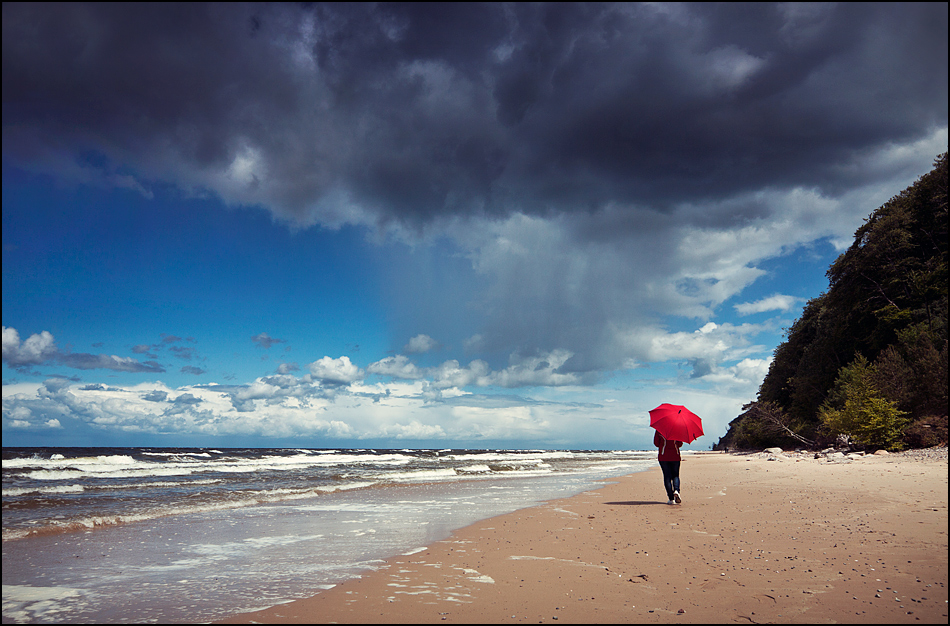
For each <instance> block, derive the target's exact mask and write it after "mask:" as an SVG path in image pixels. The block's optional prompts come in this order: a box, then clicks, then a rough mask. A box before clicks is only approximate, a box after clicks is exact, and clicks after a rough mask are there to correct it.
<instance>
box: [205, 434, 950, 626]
mask: <svg viewBox="0 0 950 626" xmlns="http://www.w3.org/2000/svg"><path fill="white" fill-rule="evenodd" d="M769 456H771V457H772V458H773V459H774V460H770V459H769ZM779 458H781V460H782V461H784V462H775V461H778V460H779ZM681 476H682V480H683V489H682V493H683V500H684V502H683V504H682V505H678V506H670V505H667V504H666V496H665V493H664V492H663V490H662V485H661V478H660V473H659V468H658V467H654V468H652V469H650V470H647V471H645V472H637V473H634V474H630V475H627V476H623V477H619V478H616V479H611V480H609V481H605V482H606V483H607V484H605V485H604V486H603V487H600V488H598V489H596V490H593V491H587V492H583V493H581V494H577V495H574V496H571V497H568V498H563V499H557V500H551V501H548V502H545V503H542V504H540V505H537V506H534V507H530V508H526V509H520V510H518V511H515V512H513V513H508V514H505V515H500V516H497V517H492V518H488V519H485V520H482V521H480V522H477V523H475V524H472V525H470V526H467V527H465V528H462V529H460V530H458V531H455V532H454V533H453V534H452V535H451V536H450V537H449V538H448V539H446V540H443V541H438V542H435V543H433V544H432V545H430V546H428V547H426V548H424V549H421V550H419V551H416V552H413V553H411V554H408V555H402V556H397V557H394V558H391V559H388V560H387V561H386V563H385V564H384V565H383V566H382V567H380V568H378V569H376V570H374V571H371V572H368V573H366V574H365V575H364V576H362V577H361V578H358V579H353V580H349V581H347V582H345V583H342V584H340V585H338V586H336V587H334V588H332V589H329V590H326V591H323V592H320V593H318V594H317V595H315V596H312V597H310V598H307V599H303V600H297V601H294V602H289V603H286V604H281V605H278V606H276V607H271V608H268V609H264V610H261V611H255V612H252V613H244V614H239V615H234V616H232V617H230V618H228V619H226V620H222V621H220V622H217V623H251V622H256V623H315V622H323V623H328V622H338V623H356V622H359V623H380V622H388V623H393V622H397V623H398V622H404V623H409V622H412V623H419V622H462V623H476V622H477V623H499V622H522V621H531V622H539V621H541V622H552V621H555V620H560V621H567V622H614V623H616V622H658V623H667V622H675V623H698V622H724V621H742V622H750V621H751V622H762V621H772V622H810V623H819V622H840V621H849V622H854V621H862V622H880V623H895V622H900V623H903V622H914V621H922V622H939V623H945V622H946V619H947V613H948V611H947V606H948V605H947V547H948V546H947V461H946V456H945V455H944V457H943V460H942V461H941V460H934V459H929V458H921V459H918V458H907V457H901V456H900V455H885V456H867V457H864V458H861V459H857V460H853V461H851V462H827V461H825V460H824V459H822V460H815V459H813V458H810V457H808V456H806V455H796V454H794V453H787V454H785V453H783V454H779V455H775V454H773V455H763V454H761V453H760V454H748V453H698V454H692V455H689V456H688V457H686V456H684V462H683V465H682V471H681Z"/></svg>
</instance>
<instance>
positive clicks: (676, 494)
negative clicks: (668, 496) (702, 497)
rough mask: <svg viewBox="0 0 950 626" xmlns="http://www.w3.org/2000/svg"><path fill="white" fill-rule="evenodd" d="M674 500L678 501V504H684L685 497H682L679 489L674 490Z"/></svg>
mask: <svg viewBox="0 0 950 626" xmlns="http://www.w3.org/2000/svg"><path fill="white" fill-rule="evenodd" d="M673 500H675V501H676V504H683V499H682V498H681V497H680V492H679V491H674V492H673Z"/></svg>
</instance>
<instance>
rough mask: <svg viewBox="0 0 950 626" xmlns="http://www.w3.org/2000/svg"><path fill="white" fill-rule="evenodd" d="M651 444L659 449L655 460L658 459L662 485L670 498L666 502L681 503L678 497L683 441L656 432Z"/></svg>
mask: <svg viewBox="0 0 950 626" xmlns="http://www.w3.org/2000/svg"><path fill="white" fill-rule="evenodd" d="M653 445H655V446H656V447H657V448H659V450H660V453H659V454H658V455H657V460H659V461H660V469H661V470H663V486H664V487H665V488H666V495H667V497H669V499H670V501H669V502H667V504H681V503H682V502H683V500H682V498H680V460H681V459H680V446H682V445H683V442H682V441H673V440H672V439H667V438H666V437H664V436H663V435H661V434H660V433H656V434H655V435H653Z"/></svg>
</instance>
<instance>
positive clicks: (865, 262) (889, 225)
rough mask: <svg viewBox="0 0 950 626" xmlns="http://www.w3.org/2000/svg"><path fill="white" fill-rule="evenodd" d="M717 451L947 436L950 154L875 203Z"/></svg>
mask: <svg viewBox="0 0 950 626" xmlns="http://www.w3.org/2000/svg"><path fill="white" fill-rule="evenodd" d="M827 276H828V280H829V285H828V290H827V291H826V292H825V293H823V294H821V295H819V296H818V297H816V298H814V299H812V300H810V301H809V302H808V304H807V305H806V306H805V308H804V311H803V312H802V315H801V317H800V318H799V319H798V320H796V321H795V323H794V324H792V326H791V328H789V329H788V330H787V333H786V338H785V341H784V342H783V343H781V344H780V345H779V346H778V347H777V348H776V350H775V354H774V360H773V361H772V364H771V366H770V368H769V372H768V374H767V375H766V377H765V379H764V380H763V382H762V385H761V386H760V387H759V392H758V397H757V399H756V400H755V401H754V402H751V403H749V404H747V405H746V406H744V407H743V411H744V412H743V413H742V414H741V415H739V416H738V417H737V418H736V419H734V420H733V421H732V422H731V423H730V425H729V431H728V432H727V433H726V435H725V436H724V437H723V438H722V439H721V440H720V441H719V443H718V444H717V446H716V448H717V449H723V448H730V449H736V448H739V449H742V448H756V447H768V446H773V445H774V446H790V445H791V446H795V445H797V446H802V445H815V446H823V445H827V444H829V443H832V442H834V441H836V440H838V439H839V436H841V435H844V436H846V437H848V438H849V439H850V441H851V442H853V443H856V444H858V445H864V446H867V447H872V448H886V449H891V450H897V449H901V448H904V447H926V446H932V445H936V444H939V443H945V442H946V441H947V154H946V153H944V154H942V155H940V156H939V157H937V160H936V161H935V166H934V169H933V170H931V171H930V172H929V173H927V174H925V175H924V176H922V177H920V178H919V179H918V180H917V182H915V183H914V184H913V185H912V186H910V187H908V188H907V189H905V190H904V191H902V192H901V193H900V194H898V195H897V196H895V197H894V198H892V199H891V200H890V201H888V202H887V203H886V204H885V205H884V206H882V207H880V208H879V209H877V210H876V211H874V212H873V213H872V214H871V215H870V217H869V218H868V219H867V220H866V222H865V223H864V224H863V225H862V226H861V227H860V228H859V229H858V230H857V232H855V235H854V243H853V244H852V245H851V247H850V248H849V249H848V250H847V251H845V252H844V253H843V254H841V256H839V257H838V259H837V260H836V261H835V262H834V263H832V265H831V267H830V268H829V269H828V272H827Z"/></svg>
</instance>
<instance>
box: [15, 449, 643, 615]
mask: <svg viewBox="0 0 950 626" xmlns="http://www.w3.org/2000/svg"><path fill="white" fill-rule="evenodd" d="M605 454H610V455H613V453H605ZM654 454H655V453H654ZM600 460H601V461H603V462H585V463H582V464H575V467H574V469H572V470H571V471H561V472H544V473H536V474H533V475H531V476H525V475H523V474H514V475H505V474H502V473H500V472H498V473H494V474H491V473H482V474H481V475H473V476H469V477H467V478H466V477H463V478H461V479H457V480H456V479H453V480H443V481H439V482H426V481H409V482H394V481H380V482H377V483H375V484H374V485H372V486H367V487H362V488H354V489H349V490H338V491H329V492H321V493H319V495H314V494H310V495H309V497H302V498H296V499H285V500H277V501H273V502H261V503H257V504H254V505H253V506H240V507H235V508H221V509H208V508H202V509H196V510H193V511H191V512H184V513H179V514H170V515H161V516H155V517H144V518H142V519H136V520H134V521H130V522H125V523H118V524H112V525H106V526H95V527H92V528H81V529H78V530H77V529H73V531H71V532H55V533H45V532H44V533H39V534H36V535H33V536H28V537H24V538H17V539H10V540H8V541H4V543H3V621H4V622H5V623H9V622H33V623H36V622H90V623H132V622H203V621H210V620H213V619H218V618H223V617H226V616H228V615H232V614H234V613H238V612H245V611H251V610H256V609H260V608H264V607H267V606H273V605H276V604H279V603H282V602H287V601H290V600H294V599H299V598H303V597H308V596H311V595H313V594H314V593H316V592H318V591H319V590H320V589H326V588H329V587H331V586H333V585H335V584H337V583H339V582H342V581H343V580H347V579H349V578H353V577H356V576H359V575H360V573H361V572H364V571H366V570H367V569H373V568H375V567H378V566H379V565H380V564H381V563H382V561H383V559H385V558H388V557H391V556H395V555H398V554H406V553H410V552H412V551H414V550H419V549H420V548H422V547H423V546H426V545H428V544H431V543H433V542H434V541H438V540H441V539H444V538H446V537H448V535H449V534H450V532H451V531H452V530H454V529H457V528H461V527H463V526H466V525H468V524H471V523H473V522H475V521H478V520H480V519H485V518H487V517H491V516H494V515H498V514H501V513H506V512H510V511H513V510H516V509H519V508H524V507H527V506H533V505H535V504H537V503H539V502H542V501H544V500H548V499H552V498H557V497H565V496H568V495H572V494H574V493H579V492H580V491H583V490H587V489H591V488H596V487H597V486H598V485H599V484H600V483H599V481H601V480H604V479H608V478H609V477H611V476H619V475H622V474H628V473H631V472H633V471H638V470H641V469H646V468H647V467H650V466H652V465H654V464H655V461H654V460H652V459H650V458H648V457H647V456H645V455H640V454H629V455H628V456H627V457H626V458H624V459H622V462H617V458H616V456H610V457H608V456H604V457H602V458H601V459H600ZM460 462H464V463H467V464H468V465H465V467H472V463H471V459H466V460H464V461H460ZM403 469H405V468H403ZM425 471H432V468H429V469H428V470H425ZM430 477H431V474H430ZM5 500H6V498H5ZM4 516H6V513H5V514H4Z"/></svg>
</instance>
